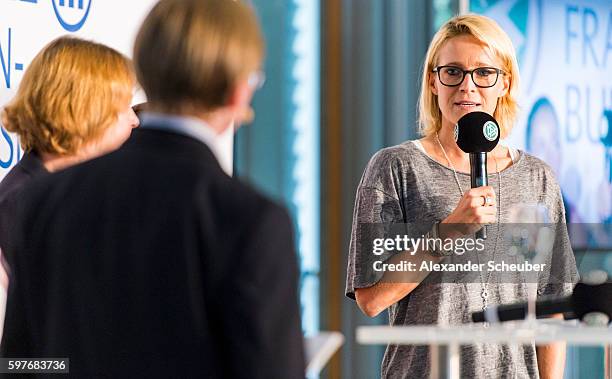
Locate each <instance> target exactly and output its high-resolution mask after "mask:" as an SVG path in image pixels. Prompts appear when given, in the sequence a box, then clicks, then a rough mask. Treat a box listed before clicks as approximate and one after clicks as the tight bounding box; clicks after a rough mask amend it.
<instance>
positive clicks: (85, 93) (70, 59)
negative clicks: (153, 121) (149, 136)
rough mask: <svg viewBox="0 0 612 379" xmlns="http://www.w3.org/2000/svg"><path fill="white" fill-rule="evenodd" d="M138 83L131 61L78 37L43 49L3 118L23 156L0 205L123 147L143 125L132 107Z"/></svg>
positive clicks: (0, 190) (1, 190)
mask: <svg viewBox="0 0 612 379" xmlns="http://www.w3.org/2000/svg"><path fill="white" fill-rule="evenodd" d="M134 85H135V76H134V73H133V71H132V68H131V63H130V62H129V60H128V59H127V58H126V57H124V56H123V55H121V54H120V53H119V52H117V51H115V50H113V49H111V48H110V47H107V46H104V45H102V44H98V43H95V42H90V41H85V40H82V39H78V38H75V37H60V38H58V39H56V40H54V41H52V42H51V43H49V44H48V45H47V46H45V47H44V48H43V49H42V50H41V51H40V52H39V53H38V54H37V55H36V57H34V59H33V60H32V63H31V64H30V65H29V67H28V69H27V70H26V72H25V74H24V76H23V79H22V81H21V84H20V85H19V89H18V91H17V95H16V96H15V97H14V98H13V100H12V101H11V102H10V103H9V104H8V105H7V106H6V107H4V109H3V110H2V113H1V119H2V125H3V126H4V127H5V128H6V130H8V131H10V132H13V133H16V134H17V135H18V136H19V140H20V142H21V146H22V147H23V150H24V151H25V154H24V156H23V158H22V159H21V161H20V162H19V163H17V165H16V166H15V167H13V169H12V170H11V171H10V172H9V173H8V174H7V175H6V177H5V178H4V180H2V182H1V183H0V200H3V199H5V198H6V197H7V196H8V195H9V194H10V193H11V192H13V191H15V190H18V189H19V188H20V187H21V186H23V185H24V184H25V183H26V182H27V181H28V180H30V179H32V178H34V177H36V176H39V175H44V174H47V173H50V172H55V171H58V170H61V169H64V168H66V167H69V166H72V165H74V164H77V163H79V162H83V161H85V160H88V159H91V158H94V157H96V156H99V155H102V154H104V153H108V152H110V151H112V150H114V149H116V148H118V147H119V146H120V145H121V144H122V143H123V142H125V140H127V138H128V137H129V136H130V133H131V131H132V129H133V128H135V127H137V126H138V118H137V117H136V115H135V113H134V112H133V111H132V109H131V108H130V103H131V101H132V91H133V89H134Z"/></svg>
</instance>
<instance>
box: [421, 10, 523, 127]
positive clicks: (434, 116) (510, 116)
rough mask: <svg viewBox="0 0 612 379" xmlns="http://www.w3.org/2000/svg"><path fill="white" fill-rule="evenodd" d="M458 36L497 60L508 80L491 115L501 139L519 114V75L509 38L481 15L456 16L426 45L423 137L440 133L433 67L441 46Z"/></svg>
mask: <svg viewBox="0 0 612 379" xmlns="http://www.w3.org/2000/svg"><path fill="white" fill-rule="evenodd" d="M458 36H471V37H473V38H474V39H476V40H477V41H478V42H479V43H480V44H482V46H483V47H484V48H485V49H486V50H488V51H489V53H490V54H491V55H492V56H495V57H497V59H498V60H499V62H500V67H499V68H500V69H501V70H502V71H501V72H500V74H501V75H502V76H503V79H504V80H507V81H508V88H507V90H506V91H505V93H504V95H503V96H501V97H500V98H499V100H498V102H497V107H496V108H495V111H494V112H493V114H492V116H493V117H495V119H496V120H497V122H498V123H499V126H500V129H501V138H502V139H504V138H506V137H507V136H508V135H509V134H510V131H511V130H512V127H513V126H514V123H515V122H516V118H517V115H518V111H519V106H518V99H517V97H518V91H519V83H520V75H519V69H518V62H517V60H516V54H515V52H514V46H513V45H512V41H511V40H510V37H508V35H507V34H506V32H504V31H503V30H502V28H501V27H500V26H499V25H497V23H495V22H494V21H492V20H491V19H489V18H487V17H484V16H475V15H465V16H458V17H455V18H454V19H452V20H451V21H449V22H447V23H446V24H445V25H444V26H443V27H442V28H441V29H440V30H439V31H438V32H437V33H436V34H435V36H434V37H433V40H432V41H431V43H430V44H429V48H428V49H427V54H426V55H425V63H424V64H423V72H422V78H423V80H422V82H421V95H420V97H419V126H420V131H421V134H422V135H424V136H429V135H432V134H433V133H436V132H439V131H440V129H441V128H442V113H441V112H440V107H439V104H438V98H437V96H436V95H435V94H434V93H433V92H432V91H431V90H430V81H429V80H425V79H426V78H431V76H432V75H433V70H434V68H435V67H436V66H437V65H438V64H439V58H440V56H439V54H440V49H441V48H442V47H443V46H444V44H445V43H446V42H447V41H448V40H450V39H452V38H455V37H458Z"/></svg>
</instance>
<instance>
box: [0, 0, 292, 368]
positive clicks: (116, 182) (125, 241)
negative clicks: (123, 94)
mask: <svg viewBox="0 0 612 379" xmlns="http://www.w3.org/2000/svg"><path fill="white" fill-rule="evenodd" d="M262 57H263V40H262V37H261V32H260V29H259V25H258V23H257V20H256V18H255V16H254V13H253V12H252V10H251V9H250V8H249V7H247V6H246V5H244V4H243V3H241V2H238V1H227V0H162V1H160V2H159V3H158V4H157V5H156V6H155V7H154V8H153V9H152V11H151V13H150V14H149V15H148V16H147V18H146V20H145V21H144V24H143V26H142V27H141V29H140V31H139V33H138V36H137V39H136V43H135V47H134V61H135V67H136V72H137V76H138V79H139V81H140V83H141V85H142V87H143V89H144V90H145V92H146V94H147V98H148V103H147V109H146V111H145V112H144V113H143V114H142V115H141V119H142V124H141V127H140V128H139V129H138V130H136V131H134V133H133V135H132V138H130V140H129V141H128V142H127V143H126V144H124V145H123V146H122V147H121V148H120V149H119V150H117V151H115V152H113V153H111V154H108V155H106V156H104V157H101V158H98V159H95V160H92V161H89V162H86V163H84V164H82V165H79V166H76V167H72V168H69V169H67V170H64V171H62V172H60V173H57V174H54V175H51V176H49V177H46V178H44V179H43V180H40V181H38V182H37V183H35V185H32V186H30V187H29V188H28V189H27V190H25V191H24V193H23V201H21V202H19V205H20V206H19V207H18V209H17V211H16V214H17V219H18V220H19V222H18V225H17V226H16V229H17V231H16V233H14V234H13V236H14V238H11V240H10V243H9V244H8V247H7V249H8V251H7V258H8V262H9V265H10V266H11V269H12V270H13V272H12V276H11V283H10V286H9V297H8V304H7V319H6V323H5V335H4V339H3V341H2V352H3V356H5V357H68V358H70V374H71V375H73V376H75V377H113V378H116V377H129V378H133V377H181V378H182V377H205V378H297V377H304V362H303V347H302V333H301V326H300V316H299V302H298V290H297V284H298V269H297V260H296V254H295V251H294V244H293V239H292V235H291V223H290V220H289V217H288V215H287V213H286V212H285V211H284V210H283V209H282V208H281V207H280V206H278V205H276V204H274V203H273V202H271V201H269V200H267V199H266V198H264V197H263V196H261V195H259V194H258V193H256V192H255V191H254V190H252V189H250V188H249V187H247V186H245V185H243V184H241V183H240V182H239V181H238V180H235V179H233V178H231V177H229V176H227V175H226V174H225V173H224V172H223V171H222V169H221V167H220V166H219V163H218V159H217V157H216V156H215V151H216V149H215V140H216V138H217V136H218V135H220V134H222V133H223V132H224V131H226V130H227V128H230V127H233V125H234V123H236V124H239V123H240V122H241V121H242V120H243V117H245V115H247V114H248V113H249V112H248V110H249V102H250V100H251V97H252V95H253V92H254V90H255V89H256V88H257V86H258V84H259V83H260V80H259V79H260V78H261V74H259V71H258V70H259V68H260V65H261V62H262Z"/></svg>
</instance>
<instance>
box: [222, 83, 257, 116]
mask: <svg viewBox="0 0 612 379" xmlns="http://www.w3.org/2000/svg"><path fill="white" fill-rule="evenodd" d="M252 95H253V90H252V89H251V86H249V83H248V81H246V80H241V81H238V82H237V83H236V84H235V85H234V87H232V89H231V90H230V93H229V96H228V98H227V102H226V105H227V106H229V107H230V108H232V110H240V109H243V108H244V107H246V106H248V105H249V103H250V101H251V96H252Z"/></svg>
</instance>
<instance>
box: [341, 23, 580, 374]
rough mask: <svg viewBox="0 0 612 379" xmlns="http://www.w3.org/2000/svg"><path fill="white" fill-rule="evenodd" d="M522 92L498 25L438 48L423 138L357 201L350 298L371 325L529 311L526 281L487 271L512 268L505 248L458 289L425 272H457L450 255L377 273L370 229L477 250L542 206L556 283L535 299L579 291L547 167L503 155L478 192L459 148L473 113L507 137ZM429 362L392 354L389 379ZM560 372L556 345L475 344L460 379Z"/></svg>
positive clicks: (367, 176) (542, 281)
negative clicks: (551, 227) (514, 217)
mask: <svg viewBox="0 0 612 379" xmlns="http://www.w3.org/2000/svg"><path fill="white" fill-rule="evenodd" d="M518 85H519V72H518V66H517V63H516V56H515V52H514V48H513V47H512V43H511V41H510V38H509V37H508V36H507V35H506V33H504V31H503V30H502V29H501V28H500V27H499V25H497V24H496V23H495V21H493V20H491V19H490V18H487V17H484V16H480V15H474V14H467V15H461V16H456V17H453V18H452V19H450V20H449V21H448V22H446V23H445V24H444V25H443V26H442V27H441V28H440V30H439V31H438V32H437V33H436V34H435V36H434V37H433V40H432V41H431V44H430V46H429V49H428V51H427V55H426V57H425V62H424V65H423V73H422V86H421V96H420V99H419V127H420V132H421V134H422V135H423V138H421V139H419V140H414V141H406V142H404V143H402V144H400V145H397V146H392V147H388V148H385V149H382V150H381V151H379V152H377V153H376V154H375V155H374V156H373V157H372V159H371V160H370V162H369V163H368V165H367V167H366V169H365V171H364V174H363V177H362V179H361V182H360V183H359V187H358V189H357V196H356V200H355V212H354V216H353V228H352V234H351V243H350V248H349V265H348V270H347V271H348V272H347V280H346V295H347V296H348V297H350V298H352V299H354V300H356V302H357V305H358V306H359V308H360V309H361V310H362V311H363V312H364V313H365V314H366V315H368V316H371V317H373V316H376V315H378V314H379V313H380V312H382V311H384V310H387V309H388V311H389V323H390V324H391V325H416V324H441V325H459V324H463V323H469V322H471V320H470V314H471V313H472V312H476V311H483V310H487V309H488V308H489V307H490V306H491V305H492V304H503V303H513V302H517V301H521V300H525V298H526V291H527V283H526V281H525V278H524V277H523V276H521V274H522V273H518V272H515V273H513V274H511V275H510V276H504V279H503V280H504V281H503V282H502V281H500V279H499V276H498V275H497V274H496V273H495V272H493V271H489V270H488V269H485V267H488V266H486V263H487V261H489V262H490V261H496V260H497V261H499V260H500V257H502V258H505V257H506V256H505V255H502V254H505V252H506V251H505V249H504V248H503V247H502V246H507V245H502V243H501V242H500V244H499V245H498V241H497V240H498V238H496V237H495V236H490V238H487V239H486V240H482V243H483V245H482V248H480V249H479V250H478V251H476V252H472V255H466V259H470V261H468V262H473V263H477V262H479V263H483V264H484V265H485V266H480V267H482V268H481V269H479V270H477V271H476V273H474V275H467V274H466V275H463V276H462V275H459V276H458V277H452V279H456V280H455V281H453V280H449V278H448V276H444V275H442V274H440V273H438V272H430V271H428V270H423V269H421V267H423V266H422V264H423V263H424V264H425V265H433V264H437V263H439V262H440V261H442V260H443V259H444V262H445V263H448V262H456V260H455V259H454V258H456V257H455V256H454V254H455V251H453V250H452V248H451V249H450V250H447V249H446V248H443V247H442V245H441V244H439V245H435V244H434V245H428V247H420V248H417V249H416V250H415V251H407V250H405V251H400V252H399V253H397V254H391V253H384V254H383V255H381V256H380V257H377V259H380V260H381V262H385V263H390V264H391V265H390V266H391V267H396V266H395V265H396V264H397V265H400V266H401V264H408V263H409V264H414V265H415V267H419V269H417V270H415V271H414V272H403V273H397V272H391V270H392V269H389V270H387V271H384V270H383V271H380V270H379V271H372V268H371V267H370V266H371V265H370V264H369V261H368V259H369V257H371V256H372V253H371V251H370V252H368V250H367V248H363V246H367V241H369V239H368V240H365V241H364V240H363V237H362V236H363V235H366V234H367V233H365V232H363V228H364V225H365V226H368V225H370V226H371V225H384V226H385V228H384V230H388V229H390V226H392V225H393V224H400V225H401V227H402V228H403V229H402V230H404V231H406V230H408V231H407V232H405V233H407V235H410V236H411V237H413V238H416V239H417V240H418V239H419V238H423V239H424V240H426V239H429V238H431V239H433V240H434V241H438V242H441V241H444V243H446V242H447V241H448V240H449V239H450V240H451V242H452V241H458V240H460V239H461V240H465V238H469V239H471V242H472V243H478V240H476V241H475V240H474V237H473V236H474V233H475V232H476V231H478V230H479V229H481V228H482V226H483V225H484V224H496V225H497V228H493V226H491V227H490V229H489V230H492V232H491V234H492V233H493V232H496V233H501V232H500V229H499V227H500V223H508V222H510V221H511V216H510V215H511V214H512V209H513V208H514V207H517V206H521V205H524V204H540V203H541V205H542V209H546V210H547V215H546V216H547V217H548V219H549V220H550V222H551V223H552V224H557V223H558V228H557V229H556V230H557V237H558V240H556V241H555V248H554V249H553V251H554V255H555V256H554V258H551V260H550V261H547V264H548V266H547V267H548V270H549V271H547V272H546V273H543V274H540V275H539V276H538V294H539V295H555V296H565V295H568V294H570V293H571V291H572V288H573V284H574V283H576V281H577V270H576V263H575V259H574V256H573V253H572V250H571V246H570V244H569V239H568V235H567V228H566V227H565V224H564V222H565V216H564V207H563V200H562V197H561V192H560V188H559V185H558V184H557V181H556V179H555V177H554V174H553V172H552V170H551V169H550V167H549V166H548V165H547V164H546V163H544V162H542V161H541V160H539V159H537V158H535V157H533V156H530V155H529V154H526V153H525V152H523V151H518V150H515V149H510V148H508V147H506V146H504V145H503V144H498V145H497V147H496V148H495V149H494V150H493V151H492V152H490V153H489V154H488V156H487V166H488V168H489V176H488V182H489V185H488V186H482V187H477V188H471V181H470V160H469V156H468V154H466V153H464V152H463V151H462V150H461V149H460V148H459V146H458V145H457V143H456V141H455V136H454V133H455V125H456V124H457V122H458V120H459V119H460V118H461V117H463V116H464V115H466V114H468V113H470V112H474V111H480V112H485V113H488V114H490V115H492V116H494V117H495V118H496V119H497V121H498V122H499V124H500V135H501V137H502V138H505V137H507V136H508V134H509V133H510V131H511V130H512V127H513V125H514V123H515V121H516V118H517V112H518V106H517V91H518ZM475 127H478V126H475ZM515 222H516V221H515ZM381 233H382V232H381ZM375 235H376V236H378V234H375ZM499 239H500V240H502V237H499ZM364 242H366V244H365V245H364ZM430 246H433V247H430ZM436 246H438V247H436ZM463 253H464V252H456V255H460V254H463ZM466 254H467V253H466ZM548 258H550V257H548ZM430 267H431V266H430ZM553 273H554V274H553ZM468 278H469V279H468ZM557 317H560V315H557ZM430 359H431V355H430V352H429V349H428V347H427V346H399V345H389V346H388V347H387V351H386V352H385V356H384V358H383V363H382V377H384V378H406V377H410V378H412V377H414V378H423V377H429V375H430V370H431V365H430V362H431V360H430ZM563 363H564V350H563V347H562V346H558V345H548V346H542V347H538V348H537V351H536V348H535V347H534V346H520V347H507V346H500V345H490V344H474V345H470V346H465V347H462V351H461V376H462V377H469V378H491V377H518V378H524V377H537V376H538V375H540V376H541V377H546V378H548V377H562V376H563V374H562V373H563V366H564V364H563Z"/></svg>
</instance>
